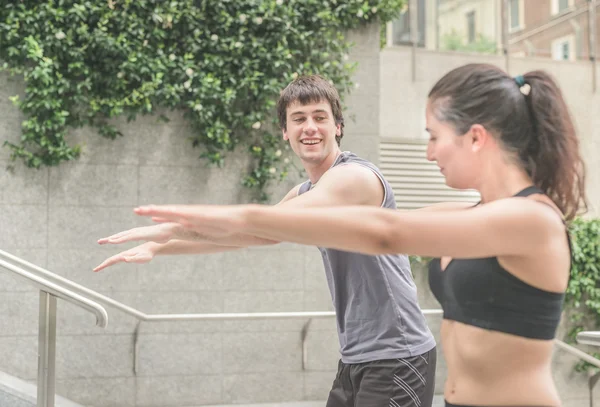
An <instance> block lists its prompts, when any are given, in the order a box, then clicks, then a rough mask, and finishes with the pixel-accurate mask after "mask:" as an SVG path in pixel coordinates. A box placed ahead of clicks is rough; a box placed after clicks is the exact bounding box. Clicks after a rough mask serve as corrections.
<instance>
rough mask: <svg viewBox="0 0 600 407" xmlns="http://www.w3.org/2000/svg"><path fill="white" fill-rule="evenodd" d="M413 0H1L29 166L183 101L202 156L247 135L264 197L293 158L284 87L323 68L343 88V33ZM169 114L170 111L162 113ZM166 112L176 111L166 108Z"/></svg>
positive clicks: (70, 154)
mask: <svg viewBox="0 0 600 407" xmlns="http://www.w3.org/2000/svg"><path fill="white" fill-rule="evenodd" d="M404 1H405V0H343V1H342V0H329V1H327V0H195V1H193V0H179V1H168V0H93V1H83V0H80V1H74V0H48V1H44V2H40V1H37V0H29V1H28V0H21V1H19V2H16V1H15V2H10V4H6V3H7V2H4V3H5V5H2V6H0V60H1V61H3V68H4V69H7V70H9V71H10V72H11V73H12V74H19V75H22V77H23V79H24V83H25V96H24V98H23V100H20V99H19V98H18V97H17V96H14V97H12V100H13V102H14V103H15V104H16V105H17V106H18V107H19V108H20V109H21V111H22V112H23V113H24V114H25V116H26V120H25V121H24V122H23V126H22V137H21V140H20V142H19V143H11V142H5V146H7V147H8V148H10V150H11V156H12V159H13V160H16V159H21V160H23V161H24V162H25V163H26V164H27V165H28V166H29V167H34V168H38V167H40V166H43V165H45V166H52V165H58V164H60V163H61V162H63V161H68V160H73V159H76V158H77V157H78V156H79V154H80V147H79V146H77V145H69V144H68V143H67V141H66V136H67V134H68V132H69V131H70V130H71V129H74V128H78V127H82V126H93V127H95V128H97V129H98V132H99V134H100V135H101V136H103V137H106V138H109V139H114V138H116V137H120V136H122V134H121V132H120V131H119V129H117V128H115V127H114V126H113V125H111V124H110V123H111V120H110V119H111V118H114V117H117V116H120V115H126V116H127V117H128V119H130V120H133V119H135V118H136V117H137V115H140V114H142V115H144V114H156V113H157V112H160V111H164V110H165V109H166V110H182V111H183V112H184V116H185V117H186V118H187V120H189V122H190V123H191V126H192V128H193V129H194V137H193V140H192V144H193V146H195V147H201V152H199V157H203V158H206V159H208V161H209V162H210V163H212V164H215V165H219V166H221V165H223V164H224V162H225V160H226V157H227V153H228V152H230V151H233V150H234V149H235V148H236V147H237V146H238V145H243V146H246V148H248V150H249V154H250V155H251V156H252V157H253V159H254V163H255V165H254V168H253V169H252V171H251V172H250V173H249V174H248V175H247V176H246V177H245V179H244V180H243V184H244V185H246V186H247V187H250V188H254V190H255V191H256V192H257V196H258V199H259V200H261V201H265V200H266V199H267V198H268V197H267V195H266V192H265V190H266V187H267V185H268V184H269V182H270V181H271V180H274V179H282V178H284V177H285V176H286V174H287V169H288V164H287V163H289V162H290V160H289V159H288V160H286V157H285V155H286V154H284V153H282V150H283V151H285V149H283V147H284V145H283V143H282V141H281V137H280V132H279V130H276V131H274V130H272V129H277V126H273V124H274V122H273V119H274V118H275V116H276V115H275V114H274V105H275V102H276V99H277V96H278V94H279V91H280V90H281V89H282V88H283V87H285V85H287V83H289V82H290V81H291V80H292V79H293V78H294V77H296V76H297V75H300V74H311V73H318V74H322V75H324V76H326V77H328V78H329V79H330V80H332V81H333V82H334V83H335V85H336V87H337V88H338V89H339V91H340V93H341V94H342V95H343V94H346V93H347V92H348V91H349V90H350V88H351V85H352V84H351V80H350V77H351V74H352V72H353V70H354V69H355V64H353V63H350V62H349V61H348V60H347V58H348V57H347V55H348V53H349V51H350V49H351V45H352V44H349V43H348V42H347V41H346V40H345V39H344V36H343V33H344V32H346V31H347V30H349V29H353V28H357V27H359V26H360V25H362V24H365V23H369V22H372V21H375V20H379V21H382V22H386V21H389V20H390V19H391V18H393V17H394V16H395V15H396V14H397V13H398V10H399V9H400V8H401V7H402V5H403V3H404ZM162 117H163V118H165V117H164V116H162ZM165 119H166V118H165Z"/></svg>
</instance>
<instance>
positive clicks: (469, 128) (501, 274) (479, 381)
mask: <svg viewBox="0 0 600 407" xmlns="http://www.w3.org/2000/svg"><path fill="white" fill-rule="evenodd" d="M426 120H427V131H428V132H429V134H430V140H429V144H428V148H427V158H428V159H429V160H430V161H435V162H436V163H437V165H438V166H439V168H440V171H441V172H442V174H443V175H444V176H445V179H446V183H447V185H449V186H450V187H453V188H459V189H476V190H477V191H479V193H480V195H481V202H480V203H479V204H477V205H475V206H472V205H471V206H470V207H465V206H464V205H458V204H457V205H453V204H452V205H440V206H434V207H431V208H426V209H424V210H418V211H405V212H398V211H393V210H387V209H382V208H372V207H346V208H314V209H304V210H290V209H285V208H278V207H265V206H259V205H246V206H149V207H141V208H137V209H136V212H137V213H138V214H140V215H144V216H154V217H155V220H157V221H174V222H178V223H180V224H181V225H183V226H184V227H186V228H189V229H192V230H194V231H196V232H198V233H201V234H202V235H203V236H205V237H206V238H208V239H210V238H215V237H220V236H225V235H230V234H235V233H245V234H254V235H257V236H261V237H264V238H268V239H274V240H279V241H289V242H296V243H301V244H310V245H317V246H324V247H329V248H333V249H339V250H345V251H355V252H362V253H366V254H382V253H409V254H416V255H424V256H432V257H435V259H434V260H433V261H432V262H431V263H430V270H429V281H430V285H431V289H432V291H433V293H434V294H435V296H436V298H437V299H438V301H439V302H440V303H441V305H442V308H443V310H444V320H443V322H442V328H441V335H442V345H443V349H444V355H445V359H446V361H447V367H448V376H447V381H446V384H445V390H444V396H445V399H446V406H448V407H459V406H460V407H462V406H477V407H488V406H489V407H492V406H519V407H524V406H543V407H551V406H552V407H554V406H559V405H560V399H559V396H558V394H557V391H556V388H555V386H554V383H553V379H552V375H551V369H550V365H551V355H552V346H553V341H552V339H553V338H554V335H555V332H556V328H557V326H558V323H559V320H560V315H561V307H562V301H563V298H564V292H565V290H566V288H567V283H568V279H569V270H570V259H571V254H570V242H569V239H568V234H567V229H566V226H565V223H564V221H565V220H570V219H572V218H573V217H574V216H575V215H576V213H577V211H578V210H579V209H580V208H582V207H584V206H585V194H584V169H583V164H582V160H581V157H580V154H579V145H578V140H577V137H576V134H575V129H574V126H573V123H572V121H571V118H570V115H569V112H568V109H567V107H566V105H565V102H564V99H563V97H562V94H561V92H560V90H559V89H558V87H557V86H556V84H555V82H554V81H553V80H552V79H551V78H550V77H549V76H548V75H547V74H546V73H544V72H541V71H535V72H530V73H528V74H526V75H524V76H519V77H516V78H511V77H510V76H508V75H507V74H506V73H505V72H503V71H502V70H500V69H499V68H496V67H494V66H490V65H485V64H470V65H466V66H462V67H460V68H457V69H454V70H453V71H451V72H449V73H448V74H446V75H445V76H444V77H443V78H441V79H440V80H439V81H438V82H437V83H436V85H435V86H434V87H433V89H432V90H431V92H430V93H429V98H428V103H427V109H426ZM156 217H157V218H156Z"/></svg>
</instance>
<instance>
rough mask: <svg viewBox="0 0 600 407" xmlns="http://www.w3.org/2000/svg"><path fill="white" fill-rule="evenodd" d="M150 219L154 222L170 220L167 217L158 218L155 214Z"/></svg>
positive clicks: (167, 221)
mask: <svg viewBox="0 0 600 407" xmlns="http://www.w3.org/2000/svg"><path fill="white" fill-rule="evenodd" d="M152 221H153V222H156V223H169V222H171V221H170V220H169V219H165V218H159V217H157V216H153V217H152Z"/></svg>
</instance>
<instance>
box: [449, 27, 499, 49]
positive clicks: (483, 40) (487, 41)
mask: <svg viewBox="0 0 600 407" xmlns="http://www.w3.org/2000/svg"><path fill="white" fill-rule="evenodd" d="M440 48H441V49H442V50H448V51H463V52H477V53H480V54H495V53H496V51H497V45H496V41H495V40H494V39H493V38H489V37H486V36H485V35H483V34H477V38H476V40H475V41H473V42H468V41H467V42H465V37H464V35H461V34H459V33H458V32H457V31H456V30H452V31H451V32H450V33H448V34H446V35H444V36H443V37H442V46H441V47H440Z"/></svg>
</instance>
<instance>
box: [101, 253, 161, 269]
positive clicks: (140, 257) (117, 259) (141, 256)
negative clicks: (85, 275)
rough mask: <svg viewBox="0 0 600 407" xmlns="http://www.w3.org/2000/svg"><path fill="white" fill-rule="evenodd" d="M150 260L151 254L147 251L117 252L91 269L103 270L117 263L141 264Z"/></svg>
mask: <svg viewBox="0 0 600 407" xmlns="http://www.w3.org/2000/svg"><path fill="white" fill-rule="evenodd" d="M150 260H152V255H151V254H150V253H147V252H137V253H130V254H126V253H119V254H117V255H115V256H112V257H109V258H108V259H106V260H104V261H103V262H102V263H100V264H99V265H97V266H96V267H95V268H94V269H93V271H95V272H97V271H100V270H103V269H105V268H107V267H110V266H113V265H115V264H117V263H136V264H143V263H148V262H149V261H150Z"/></svg>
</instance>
